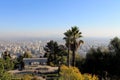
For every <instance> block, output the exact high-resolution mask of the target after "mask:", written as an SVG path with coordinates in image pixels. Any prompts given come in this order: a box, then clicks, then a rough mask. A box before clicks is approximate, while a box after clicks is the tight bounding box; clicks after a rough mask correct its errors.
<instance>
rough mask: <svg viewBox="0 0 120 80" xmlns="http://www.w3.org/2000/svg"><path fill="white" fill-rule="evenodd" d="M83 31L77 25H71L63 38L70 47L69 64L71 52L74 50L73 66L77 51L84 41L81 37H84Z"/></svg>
mask: <svg viewBox="0 0 120 80" xmlns="http://www.w3.org/2000/svg"><path fill="white" fill-rule="evenodd" d="M81 34H82V33H81V32H80V31H79V28H78V27H77V26H74V27H71V29H70V30H67V31H66V32H65V33H64V35H65V37H64V38H63V39H64V40H65V41H66V46H67V48H68V65H70V58H69V52H70V50H71V51H72V66H75V53H76V51H77V49H78V48H79V47H80V45H81V44H82V43H83V41H82V40H79V38H81V37H82V35H81Z"/></svg>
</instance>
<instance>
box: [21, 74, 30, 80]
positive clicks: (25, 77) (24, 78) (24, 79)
mask: <svg viewBox="0 0 120 80" xmlns="http://www.w3.org/2000/svg"><path fill="white" fill-rule="evenodd" d="M31 79H32V77H31V76H30V75H27V74H26V75H24V76H23V78H22V80H31Z"/></svg>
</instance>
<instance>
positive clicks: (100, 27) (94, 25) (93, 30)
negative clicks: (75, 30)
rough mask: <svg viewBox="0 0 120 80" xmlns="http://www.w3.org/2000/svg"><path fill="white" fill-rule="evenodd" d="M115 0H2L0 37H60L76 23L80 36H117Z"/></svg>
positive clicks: (118, 15) (118, 17)
mask: <svg viewBox="0 0 120 80" xmlns="http://www.w3.org/2000/svg"><path fill="white" fill-rule="evenodd" d="M119 3H120V1H118V0H84V1H83V0H60V1H56V0H4V1H3V0H2V1H0V28H1V29H0V32H1V34H0V38H6V37H8V38H15V37H37V38H38V37H63V36H64V35H63V33H64V32H65V31H66V30H68V29H70V28H71V26H78V27H79V29H80V31H81V32H82V33H83V34H82V35H83V36H84V37H115V36H118V37H119V30H120V24H119V21H120V10H119V9H120V5H119Z"/></svg>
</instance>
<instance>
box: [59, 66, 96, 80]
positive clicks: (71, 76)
mask: <svg viewBox="0 0 120 80" xmlns="http://www.w3.org/2000/svg"><path fill="white" fill-rule="evenodd" d="M59 80H98V77H97V76H95V75H94V76H92V75H90V74H81V72H80V71H79V70H78V68H76V67H67V66H64V65H62V66H61V68H60V78H59Z"/></svg>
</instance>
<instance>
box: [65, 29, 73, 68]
mask: <svg viewBox="0 0 120 80" xmlns="http://www.w3.org/2000/svg"><path fill="white" fill-rule="evenodd" d="M64 35H65V37H64V38H63V39H64V40H65V41H66V44H65V45H66V46H67V48H68V56H67V63H68V66H70V43H71V35H72V32H71V30H67V31H66V32H65V33H64Z"/></svg>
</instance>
